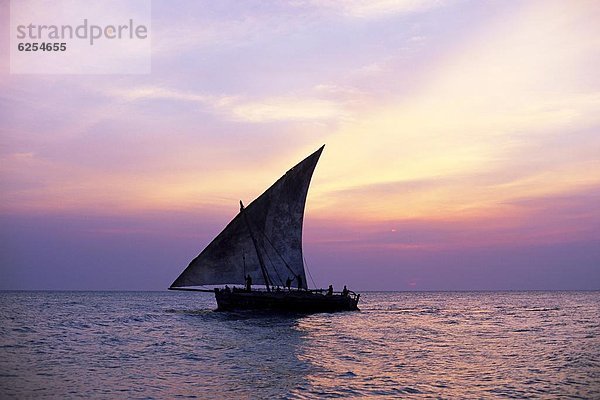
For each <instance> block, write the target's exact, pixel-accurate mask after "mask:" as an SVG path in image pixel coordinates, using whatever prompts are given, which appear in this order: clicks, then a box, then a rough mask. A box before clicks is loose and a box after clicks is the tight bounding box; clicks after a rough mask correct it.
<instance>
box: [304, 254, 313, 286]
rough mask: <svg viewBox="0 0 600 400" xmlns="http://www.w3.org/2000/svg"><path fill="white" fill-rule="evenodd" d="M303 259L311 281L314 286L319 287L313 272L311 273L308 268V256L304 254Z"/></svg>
mask: <svg viewBox="0 0 600 400" xmlns="http://www.w3.org/2000/svg"><path fill="white" fill-rule="evenodd" d="M302 259H303V260H304V267H305V268H306V272H308V276H309V277H310V281H311V282H312V284H313V287H314V288H315V289H316V288H317V284H316V283H315V280H314V279H313V277H312V274H311V273H310V269H308V263H307V262H306V257H304V254H302Z"/></svg>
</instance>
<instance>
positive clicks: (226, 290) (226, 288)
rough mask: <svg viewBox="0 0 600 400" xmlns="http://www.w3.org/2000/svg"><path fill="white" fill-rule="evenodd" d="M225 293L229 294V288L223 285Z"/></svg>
mask: <svg viewBox="0 0 600 400" xmlns="http://www.w3.org/2000/svg"><path fill="white" fill-rule="evenodd" d="M225 293H231V289H229V286H227V285H225Z"/></svg>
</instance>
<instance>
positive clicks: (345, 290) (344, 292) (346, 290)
mask: <svg viewBox="0 0 600 400" xmlns="http://www.w3.org/2000/svg"><path fill="white" fill-rule="evenodd" d="M348 292H349V290H348V288H347V287H346V285H344V290H342V296H344V297H346V296H348Z"/></svg>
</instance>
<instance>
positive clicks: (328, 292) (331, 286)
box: [327, 285, 333, 296]
mask: <svg viewBox="0 0 600 400" xmlns="http://www.w3.org/2000/svg"><path fill="white" fill-rule="evenodd" d="M332 295H333V285H329V289H327V296H332Z"/></svg>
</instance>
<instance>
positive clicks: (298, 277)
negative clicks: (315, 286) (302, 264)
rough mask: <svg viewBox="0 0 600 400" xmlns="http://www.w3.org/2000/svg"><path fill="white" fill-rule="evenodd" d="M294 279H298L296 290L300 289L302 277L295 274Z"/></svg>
mask: <svg viewBox="0 0 600 400" xmlns="http://www.w3.org/2000/svg"><path fill="white" fill-rule="evenodd" d="M296 279H297V280H298V290H301V289H302V277H301V276H300V275H297V276H296Z"/></svg>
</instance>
